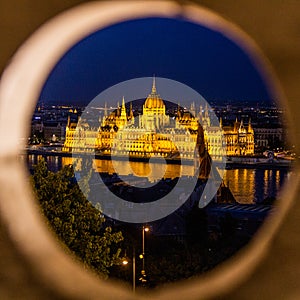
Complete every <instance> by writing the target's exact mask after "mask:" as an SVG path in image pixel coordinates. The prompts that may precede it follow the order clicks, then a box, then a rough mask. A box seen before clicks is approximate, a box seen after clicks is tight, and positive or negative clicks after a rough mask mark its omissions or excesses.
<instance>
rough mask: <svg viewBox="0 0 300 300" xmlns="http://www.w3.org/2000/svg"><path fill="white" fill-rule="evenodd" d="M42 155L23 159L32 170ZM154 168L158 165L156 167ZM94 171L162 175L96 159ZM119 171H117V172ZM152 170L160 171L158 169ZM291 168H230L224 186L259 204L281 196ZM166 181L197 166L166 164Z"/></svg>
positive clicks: (53, 160) (51, 161) (54, 164)
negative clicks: (279, 194)
mask: <svg viewBox="0 0 300 300" xmlns="http://www.w3.org/2000/svg"><path fill="white" fill-rule="evenodd" d="M40 158H41V155H34V154H31V155H24V156H23V157H22V159H23V160H24V162H25V163H26V164H27V165H28V167H29V168H30V169H31V168H32V167H33V165H34V164H36V163H37V162H38V159H40ZM45 159H46V161H47V164H48V168H49V169H50V170H52V171H58V170H60V169H61V168H62V167H63V166H64V165H69V164H72V161H73V160H72V158H71V157H60V156H46V157H45ZM154 165H155V164H154ZM93 167H94V169H95V171H96V172H101V173H108V174H113V173H118V174H119V175H128V174H135V175H136V176H143V177H147V178H148V179H149V181H150V182H151V181H156V180H159V178H160V176H161V172H158V173H159V174H155V172H154V171H153V172H151V168H149V164H148V163H145V162H130V163H129V164H128V163H127V162H124V161H120V162H117V165H113V164H112V161H110V160H94V165H93ZM116 168H117V170H118V172H116V171H115V169H116ZM152 170H161V166H156V168H152ZM291 172H292V171H291V170H288V169H261V168H260V169H241V168H239V169H230V170H225V172H224V177H223V180H224V183H225V184H226V185H227V186H229V188H230V190H231V192H232V194H233V196H234V197H235V199H236V201H238V202H239V203H242V204H251V203H259V202H261V201H262V200H264V199H265V198H268V197H272V198H276V197H278V193H279V191H280V190H281V189H282V187H283V185H284V183H285V182H286V181H287V180H288V178H289V177H290V176H291ZM164 174H165V175H164V177H165V178H176V177H178V174H182V175H184V176H193V174H194V166H180V165H173V164H171V165H166V166H165V169H164Z"/></svg>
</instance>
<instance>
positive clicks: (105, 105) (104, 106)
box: [104, 102, 107, 118]
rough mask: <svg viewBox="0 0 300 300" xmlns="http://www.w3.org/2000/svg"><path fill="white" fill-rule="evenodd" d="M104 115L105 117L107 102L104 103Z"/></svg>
mask: <svg viewBox="0 0 300 300" xmlns="http://www.w3.org/2000/svg"><path fill="white" fill-rule="evenodd" d="M104 117H105V118H106V117H107V103H106V102H105V104H104Z"/></svg>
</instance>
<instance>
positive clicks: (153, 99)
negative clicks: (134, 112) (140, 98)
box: [144, 78, 165, 109]
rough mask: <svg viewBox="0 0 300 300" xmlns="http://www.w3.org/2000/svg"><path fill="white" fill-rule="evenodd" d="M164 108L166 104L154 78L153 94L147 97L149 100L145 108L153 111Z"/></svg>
mask: <svg viewBox="0 0 300 300" xmlns="http://www.w3.org/2000/svg"><path fill="white" fill-rule="evenodd" d="M164 106H165V104H164V102H163V100H162V98H161V97H160V95H159V94H158V93H157V91H156V86H155V78H153V85H152V90H151V94H149V96H148V97H147V99H146V101H145V103H144V107H145V108H148V109H149V108H150V109H151V108H152V109H153V108H164Z"/></svg>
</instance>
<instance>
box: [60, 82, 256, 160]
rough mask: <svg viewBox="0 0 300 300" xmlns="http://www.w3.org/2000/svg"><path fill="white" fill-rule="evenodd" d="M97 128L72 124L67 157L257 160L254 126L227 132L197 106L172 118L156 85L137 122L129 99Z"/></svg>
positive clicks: (105, 115)
mask: <svg viewBox="0 0 300 300" xmlns="http://www.w3.org/2000/svg"><path fill="white" fill-rule="evenodd" d="M96 123H97V124H95V125H94V126H93V125H91V124H88V122H85V121H84V120H80V121H79V123H78V124H76V123H72V122H71V121H70V119H69V120H68V124H67V128H66V139H65V143H64V147H63V151H67V152H70V151H74V152H94V151H96V152H98V153H100V154H104V155H106V154H107V155H108V154H114V155H119V156H123V155H124V156H128V155H129V156H131V157H146V158H149V157H153V156H154V157H156V156H157V157H165V158H174V159H175V158H179V157H181V158H185V159H194V158H195V150H196V149H197V150H199V151H198V154H197V155H200V156H201V155H202V154H203V153H204V151H205V149H206V150H207V152H208V153H209V155H210V156H211V157H212V159H214V160H218V159H222V157H223V156H224V155H226V154H227V155H252V154H254V132H253V129H252V127H251V123H250V122H249V125H248V127H247V128H246V127H245V126H244V125H243V122H240V123H239V122H237V121H236V122H235V124H234V126H233V127H229V126H225V127H223V126H222V120H220V124H217V125H214V124H211V119H210V116H209V109H208V107H207V106H206V107H205V109H204V110H203V108H202V107H201V106H200V112H199V113H198V114H196V109H195V105H194V103H192V104H191V107H190V110H189V111H185V110H184V109H182V108H181V107H180V106H179V105H178V109H177V113H176V116H175V118H171V117H170V116H169V115H167V113H166V106H165V103H164V101H163V100H162V98H161V97H160V95H159V94H158V93H157V90H156V85H155V79H153V85H152V90H151V93H150V94H149V95H148V97H147V99H146V100H145V102H144V104H143V107H142V114H140V115H137V116H134V114H133V110H132V103H130V107H129V108H128V109H126V106H125V99H124V98H123V100H122V105H121V106H120V105H118V106H117V109H116V110H114V111H113V112H111V113H110V114H108V113H107V108H106V107H105V109H104V115H103V117H102V118H99V120H97V122H96ZM99 124H100V125H99ZM200 124H201V125H200ZM224 144H226V153H224V152H225V150H224V146H223V145H224ZM196 153H197V152H196Z"/></svg>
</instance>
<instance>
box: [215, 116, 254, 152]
mask: <svg viewBox="0 0 300 300" xmlns="http://www.w3.org/2000/svg"><path fill="white" fill-rule="evenodd" d="M220 124H221V126H222V119H221V120H220ZM222 129H223V135H224V139H225V143H226V153H227V155H229V156H230V155H232V156H241V155H253V154H254V130H253V128H252V126H251V120H250V119H249V122H248V126H244V122H243V120H241V122H238V120H237V119H236V120H235V122H234V124H233V126H222Z"/></svg>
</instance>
